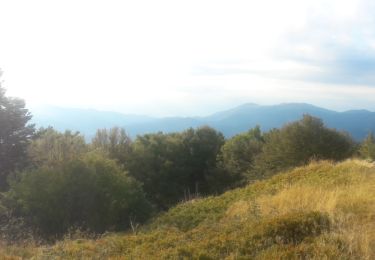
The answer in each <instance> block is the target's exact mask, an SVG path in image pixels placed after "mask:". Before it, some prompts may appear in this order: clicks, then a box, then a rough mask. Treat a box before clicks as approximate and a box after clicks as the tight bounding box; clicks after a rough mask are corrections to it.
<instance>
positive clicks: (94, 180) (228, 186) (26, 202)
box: [0, 87, 375, 259]
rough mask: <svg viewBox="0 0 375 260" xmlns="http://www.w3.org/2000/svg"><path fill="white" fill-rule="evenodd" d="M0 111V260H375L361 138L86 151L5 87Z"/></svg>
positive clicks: (141, 142)
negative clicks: (39, 124) (39, 121)
mask: <svg viewBox="0 0 375 260" xmlns="http://www.w3.org/2000/svg"><path fill="white" fill-rule="evenodd" d="M0 102H1V103H0V162H1V164H0V189H1V190H0V245H1V249H0V250H1V251H0V255H1V254H2V256H3V257H12V256H15V257H16V256H21V257H32V256H40V257H62V258H69V257H71V258H76V259H80V258H82V257H83V258H92V257H94V255H95V256H97V255H98V256H99V258H108V257H120V258H125V259H127V258H128V259H132V258H137V259H149V258H151V259H152V258H154V259H160V258H167V259H168V258H172V259H179V258H184V257H185V258H187V259H191V258H203V259H217V258H229V259H231V258H232V259H238V258H240V257H245V258H246V257H247V258H248V257H261V258H269V257H271V258H272V257H274V256H276V255H280V256H285V257H297V256H301V254H302V255H304V256H306V257H308V258H309V257H312V258H314V257H315V258H320V257H329V258H337V257H344V258H345V257H349V258H350V257H353V258H356V257H357V256H358V257H365V258H366V257H367V258H371V257H372V256H374V252H373V251H372V249H371V248H372V244H371V243H372V237H371V236H372V235H371V234H372V233H371V232H373V226H372V224H371V223H372V222H371V220H372V219H373V215H372V213H371V212H372V211H371V209H373V205H374V201H373V199H374V196H373V191H372V188H373V185H374V180H373V174H374V166H373V164H372V163H371V162H372V161H373V160H374V159H375V138H374V136H373V134H372V133H371V132H369V133H368V135H367V137H366V138H364V139H363V140H361V142H357V141H356V140H355V139H354V138H352V136H351V135H350V134H348V133H346V132H341V131H339V130H336V129H333V128H329V127H328V126H326V125H325V124H324V122H323V121H322V120H321V119H319V118H317V117H314V116H311V115H308V114H305V115H303V116H302V117H301V118H300V119H299V120H297V121H293V122H289V123H287V124H284V125H283V126H281V127H280V128H273V129H270V130H268V131H263V130H262V127H261V126H255V127H253V128H250V129H247V130H246V131H245V132H243V133H240V134H237V135H235V136H233V137H231V138H225V136H224V135H223V134H222V133H221V132H220V131H218V130H216V129H214V128H212V127H210V126H201V127H198V128H189V129H187V130H184V131H181V132H172V133H163V132H158V133H152V134H144V135H138V136H137V137H136V138H131V137H130V136H129V135H128V133H127V131H126V129H123V128H120V127H112V128H103V129H97V131H96V133H95V135H94V136H93V138H92V139H91V140H90V141H89V142H88V141H87V140H86V139H85V137H84V136H83V135H81V134H80V133H79V132H73V131H70V130H66V131H64V132H61V131H57V130H56V129H54V128H52V127H48V128H39V129H36V128H35V126H34V125H32V124H30V120H31V118H32V115H31V114H30V112H29V111H28V110H27V109H26V108H25V103H24V101H22V100H20V99H15V98H10V97H8V96H7V95H6V93H5V90H4V89H2V88H1V87H0ZM215 117H220V115H215ZM353 158H356V160H353ZM365 160H367V161H365ZM307 165H309V166H307ZM296 167H299V168H297V169H295V168H296ZM293 169H294V170H293ZM221 194H222V195H221ZM362 227H366V230H365V231H366V232H367V231H368V232H369V233H366V232H361V236H357V235H355V232H356V231H357V230H359V229H360V228H362ZM108 233H111V234H112V235H106V234H108ZM102 236H104V237H102ZM75 238H91V239H92V240H82V239H78V240H75ZM69 240H73V241H69Z"/></svg>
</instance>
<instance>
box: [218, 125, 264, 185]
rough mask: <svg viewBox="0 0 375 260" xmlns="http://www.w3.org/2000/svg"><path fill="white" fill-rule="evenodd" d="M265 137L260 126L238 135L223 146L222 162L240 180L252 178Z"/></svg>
mask: <svg viewBox="0 0 375 260" xmlns="http://www.w3.org/2000/svg"><path fill="white" fill-rule="evenodd" d="M263 144H264V139H263V135H262V132H261V130H260V127H259V126H257V127H255V128H253V129H250V130H249V131H248V132H246V133H243V134H239V135H236V136H234V137H232V138H231V139H229V140H227V141H226V142H225V144H224V145H223V147H222V148H221V154H220V156H219V161H220V164H221V166H222V167H223V168H225V170H227V171H228V172H229V173H230V174H231V175H232V176H233V177H235V178H237V179H238V181H239V182H244V181H245V180H247V179H249V178H250V179H251V172H252V171H253V169H254V161H255V158H256V156H258V155H259V154H260V153H261V152H262V147H263Z"/></svg>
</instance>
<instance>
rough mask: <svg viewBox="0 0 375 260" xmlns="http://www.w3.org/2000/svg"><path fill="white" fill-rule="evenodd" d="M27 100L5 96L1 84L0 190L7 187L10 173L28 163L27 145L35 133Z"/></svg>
mask: <svg viewBox="0 0 375 260" xmlns="http://www.w3.org/2000/svg"><path fill="white" fill-rule="evenodd" d="M30 119H31V114H30V112H29V111H28V110H27V109H26V108H25V102H24V101H23V100H21V99H18V98H10V97H7V96H5V90H4V88H2V86H1V85H0V190H4V189H6V188H7V186H8V185H7V177H8V175H9V174H10V173H11V172H13V171H15V170H16V169H20V168H22V167H24V166H25V165H26V163H27V147H28V144H29V142H30V140H31V138H32V135H33V133H34V126H33V125H32V124H29V121H30Z"/></svg>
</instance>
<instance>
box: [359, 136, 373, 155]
mask: <svg viewBox="0 0 375 260" xmlns="http://www.w3.org/2000/svg"><path fill="white" fill-rule="evenodd" d="M359 153H360V155H361V157H362V158H365V159H370V160H375V137H374V134H373V133H372V132H371V133H369V134H368V136H367V137H366V139H365V140H363V142H362V144H361V147H360V149H359Z"/></svg>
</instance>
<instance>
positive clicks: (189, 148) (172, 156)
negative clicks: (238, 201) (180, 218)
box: [127, 127, 224, 209]
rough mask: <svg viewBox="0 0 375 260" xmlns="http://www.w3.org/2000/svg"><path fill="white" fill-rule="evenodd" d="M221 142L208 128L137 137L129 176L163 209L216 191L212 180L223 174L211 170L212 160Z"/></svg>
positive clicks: (219, 134)
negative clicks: (141, 184) (140, 183)
mask: <svg viewBox="0 0 375 260" xmlns="http://www.w3.org/2000/svg"><path fill="white" fill-rule="evenodd" d="M223 143H224V137H223V135H222V134H221V133H219V132H217V131H216V130H214V129H212V128H209V127H201V128H198V129H188V130H186V131H184V132H182V133H172V134H163V133H157V134H146V135H143V136H138V137H137V139H136V140H135V141H134V143H133V146H132V147H133V148H132V155H131V160H129V164H128V166H127V167H128V170H129V174H130V175H131V176H133V177H134V178H135V179H137V180H138V181H140V182H142V183H143V184H144V186H143V187H144V190H145V192H146V194H147V195H148V198H149V199H150V200H152V201H153V202H154V203H155V204H156V205H158V206H159V208H162V209H166V208H168V207H170V206H172V205H174V204H175V203H177V202H179V201H181V200H184V199H189V198H191V197H192V196H196V195H197V194H198V193H200V194H209V193H213V192H215V191H218V186H215V185H219V184H218V183H217V179H216V178H215V177H217V176H220V177H223V175H222V172H220V171H215V168H216V157H217V155H218V153H219V152H220V148H221V146H222V145H223ZM221 183H222V182H221ZM220 190H221V188H220Z"/></svg>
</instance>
